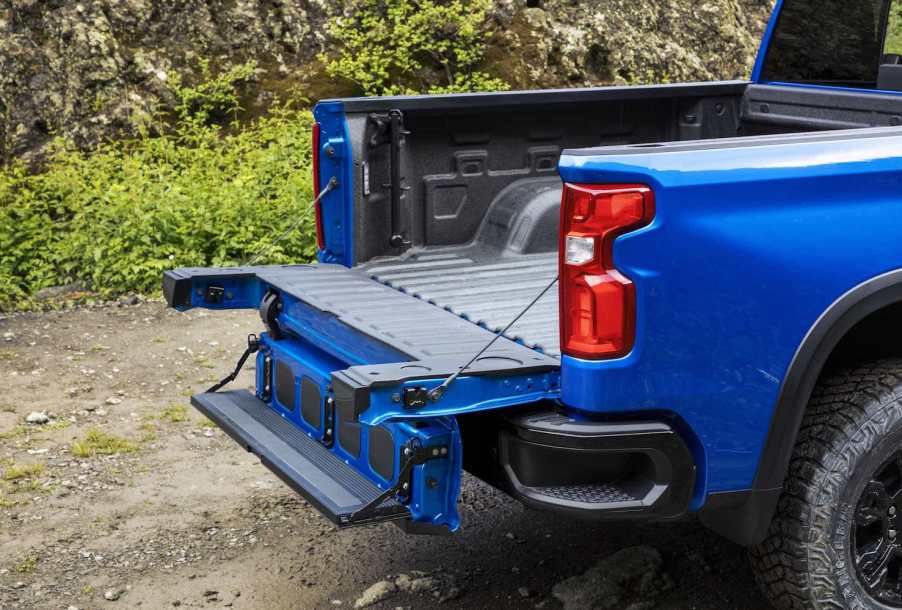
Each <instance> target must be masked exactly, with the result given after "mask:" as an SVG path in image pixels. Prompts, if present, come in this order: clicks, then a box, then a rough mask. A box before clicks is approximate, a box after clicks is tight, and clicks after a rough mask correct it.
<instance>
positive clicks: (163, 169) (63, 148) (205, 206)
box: [0, 66, 314, 309]
mask: <svg viewBox="0 0 902 610" xmlns="http://www.w3.org/2000/svg"><path fill="white" fill-rule="evenodd" d="M250 69H252V67H251V68H248V67H247V66H239V67H238V68H235V69H232V70H230V71H227V72H226V73H225V74H224V75H220V76H218V77H217V78H215V79H212V80H209V81H205V82H204V83H202V84H201V85H200V86H198V87H184V88H182V87H180V88H178V90H177V92H178V95H179V100H180V101H179V103H178V104H177V105H176V117H175V120H174V123H173V125H172V127H171V129H168V130H166V131H164V132H163V133H162V134H161V135H158V136H153V135H150V134H149V133H146V132H145V133H143V134H141V135H139V136H138V137H136V138H134V139H128V140H119V141H114V142H111V143H108V144H106V145H103V146H101V147H99V148H97V149H96V150H94V151H91V152H85V151H81V150H79V149H77V148H76V147H74V146H72V145H71V143H68V142H66V141H64V140H58V141H57V142H56V143H55V144H54V146H53V147H52V148H51V149H50V152H49V154H48V158H47V161H46V163H45V165H44V167H43V168H42V169H41V171H39V172H37V173H32V172H30V171H29V169H28V168H27V167H26V166H25V165H24V164H22V163H14V164H12V165H10V166H9V167H7V168H6V169H5V170H3V171H2V172H0V309H12V308H14V307H19V308H21V307H23V306H27V305H29V304H32V303H33V300H32V297H33V295H34V294H35V293H38V292H39V291H40V290H41V289H46V288H48V287H53V286H63V287H72V289H71V290H69V291H68V292H75V293H82V292H84V291H90V292H91V293H96V294H98V295H100V296H101V297H110V296H113V295H116V294H120V293H124V292H153V291H156V290H158V289H159V285H160V277H161V274H162V272H163V271H164V270H166V269H171V268H173V267H179V266H198V265H235V264H240V263H241V262H242V261H245V260H246V259H248V258H249V257H250V256H252V255H253V254H254V253H255V252H257V251H259V250H260V249H262V248H264V247H266V246H268V245H269V244H268V241H269V239H270V236H272V235H275V234H279V233H281V232H282V231H284V229H285V227H286V226H287V225H288V224H290V223H292V222H294V219H296V218H297V216H298V215H299V214H304V213H305V212H306V209H307V203H308V202H309V200H310V196H311V189H310V176H309V174H310V172H309V163H310V144H309V139H310V135H309V134H310V123H311V120H312V119H311V115H310V113H309V112H308V111H306V110H303V109H300V108H298V107H297V106H296V105H292V104H288V103H285V104H278V105H275V106H274V107H273V110H272V112H271V113H270V114H269V115H268V116H266V117H262V118H259V119H256V120H254V121H252V122H250V123H249V124H246V125H244V126H242V127H241V128H240V129H239V128H238V127H237V125H235V124H234V123H232V122H231V121H228V122H225V123H221V122H217V121H218V120H220V119H227V118H228V117H230V116H231V117H234V116H235V115H236V113H237V112H238V111H239V106H238V99H237V93H236V86H237V83H238V82H239V81H240V80H241V79H242V78H244V77H246V75H247V74H248V72H249V70H250ZM312 222H313V221H312V219H309V218H308V219H307V225H306V226H305V227H303V228H302V229H301V230H299V231H297V232H294V233H292V234H289V235H288V236H287V237H286V238H285V239H284V240H283V241H281V242H280V243H279V244H277V245H275V246H274V247H272V248H270V249H268V255H267V257H268V260H270V261H272V262H287V261H297V260H304V259H309V258H310V257H311V256H312V255H313V253H314V242H313V240H312V238H311V231H310V226H311V224H312ZM53 294H56V293H53Z"/></svg>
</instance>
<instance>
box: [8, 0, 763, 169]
mask: <svg viewBox="0 0 902 610" xmlns="http://www.w3.org/2000/svg"><path fill="white" fill-rule="evenodd" d="M350 2H351V0H80V1H75V0H10V2H7V3H5V6H4V7H2V8H0V159H8V158H11V157H15V156H20V155H29V154H33V153H34V152H36V151H39V150H40V148H41V147H42V146H43V145H44V144H46V143H47V142H48V141H49V140H50V139H51V138H52V137H53V136H54V135H56V134H61V135H65V136H67V137H69V138H71V139H72V140H74V141H75V142H76V143H78V144H79V145H83V146H87V145H91V144H93V143H96V142H98V141H100V140H102V139H103V138H107V137H117V136H120V135H123V134H128V133H130V132H133V131H134V130H135V129H136V127H137V126H138V125H140V124H142V123H147V119H148V118H149V117H150V116H152V115H153V114H154V113H156V112H160V111H164V110H165V109H166V108H167V107H168V106H169V105H170V104H171V103H172V101H173V95H172V87H173V83H175V82H178V80H179V79H184V80H185V81H187V82H190V81H191V80H193V79H195V78H197V70H198V66H199V65H200V61H201V60H202V59H209V60H210V61H211V64H212V67H213V69H214V70H215V69H217V68H221V67H224V66H229V65H234V64H237V63H241V62H244V61H247V60H249V59H254V60H256V61H257V63H258V65H259V68H260V69H259V70H258V76H257V82H256V83H255V87H254V89H255V90H254V91H253V92H252V93H253V95H251V96H249V101H248V103H249V105H250V106H251V107H252V108H253V107H265V105H266V102H267V100H268V99H271V97H272V95H274V94H277V93H279V92H282V91H285V90H287V89H289V88H293V87H297V88H298V89H299V90H300V91H302V92H303V93H305V94H306V95H307V96H308V97H310V98H312V99H315V98H317V97H322V96H327V95H342V94H348V93H353V89H352V88H351V87H350V85H349V84H348V83H340V82H332V81H330V80H329V79H328V78H327V77H325V76H324V74H323V70H322V67H321V65H320V64H319V62H318V60H317V56H318V55H319V54H320V53H321V52H326V53H328V52H329V51H330V49H331V48H332V46H333V44H334V41H331V40H329V39H328V37H327V35H326V33H325V30H324V24H325V23H326V22H327V20H328V19H329V18H331V17H332V16H334V15H336V14H339V13H341V12H344V11H347V10H350V9H349V5H350ZM771 4H772V0H496V2H495V7H494V10H493V13H492V15H491V21H490V24H489V28H490V30H491V32H492V36H491V40H490V44H489V52H488V58H489V60H488V64H489V65H488V66H487V68H488V69H489V70H490V71H491V72H493V73H495V74H498V75H501V76H503V77H504V78H505V79H506V80H507V81H508V82H509V83H511V85H512V86H513V87H514V88H535V87H570V86H583V85H593V84H602V83H635V82H665V81H670V82H676V81H686V80H709V79H721V78H736V77H742V76H744V75H746V74H747V73H748V71H749V69H750V65H751V62H752V60H753V58H754V53H755V50H756V47H757V40H758V37H759V36H760V32H761V30H762V29H763V26H764V23H765V19H766V17H767V14H768V12H769V10H770V7H771Z"/></svg>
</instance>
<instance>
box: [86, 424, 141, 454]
mask: <svg viewBox="0 0 902 610" xmlns="http://www.w3.org/2000/svg"><path fill="white" fill-rule="evenodd" d="M137 450H138V445H137V444H135V443H133V442H132V441H130V440H128V439H125V438H122V437H119V436H115V435H113V434H107V433H106V432H102V431H101V430H98V429H97V428H91V429H90V430H88V431H87V432H86V433H85V437H84V439H82V440H80V441H75V442H74V443H72V449H71V451H72V455H74V456H75V457H79V458H89V457H93V456H95V455H115V454H117V453H134V452H135V451H137Z"/></svg>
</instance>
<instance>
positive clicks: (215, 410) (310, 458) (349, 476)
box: [191, 390, 410, 528]
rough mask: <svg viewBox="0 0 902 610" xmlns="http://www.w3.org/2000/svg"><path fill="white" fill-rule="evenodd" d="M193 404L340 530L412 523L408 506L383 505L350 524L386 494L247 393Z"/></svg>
mask: <svg viewBox="0 0 902 610" xmlns="http://www.w3.org/2000/svg"><path fill="white" fill-rule="evenodd" d="M191 402H192V404H193V405H194V406H195V407H196V408H197V409H198V410H199V411H201V412H202V413H203V414H204V415H206V416H207V417H209V418H210V419H211V420H213V421H214V422H216V424H217V425H218V426H219V427H220V428H222V429H223V430H225V431H226V433H228V434H229V436H231V437H232V438H233V439H235V440H236V441H237V442H238V443H239V444H240V445H241V446H243V447H244V448H245V449H247V450H248V451H250V452H251V453H253V454H255V455H257V456H258V457H259V458H260V461H261V462H262V463H263V464H264V465H265V466H266V467H267V468H269V469H270V470H271V471H273V472H274V473H275V474H276V475H277V476H278V477H279V478H280V479H282V480H283V481H284V482H285V483H286V484H288V485H289V486H290V487H291V488H292V489H294V490H295V491H296V492H298V493H299V494H300V495H302V496H303V497H304V498H305V499H307V500H308V501H309V502H310V503H311V504H312V505H313V506H314V507H316V508H317V509H318V510H319V511H320V512H322V513H323V514H324V515H325V516H326V517H327V518H328V519H329V520H330V521H332V522H333V523H334V524H335V525H337V526H338V527H340V528H343V527H349V526H352V525H364V524H367V523H377V522H380V521H393V520H399V519H407V518H409V517H410V511H409V510H408V508H407V507H406V506H404V505H402V504H400V503H399V502H398V501H396V500H394V499H387V500H385V501H384V502H382V503H381V504H380V505H379V506H378V507H376V508H374V509H373V508H371V509H369V510H367V511H365V512H366V515H367V517H366V518H365V519H353V516H354V515H355V513H357V512H358V511H360V510H361V509H363V508H365V507H367V506H368V505H369V504H370V503H372V502H373V501H374V500H376V499H377V498H378V497H379V496H380V495H382V494H383V493H384V492H385V490H383V489H380V488H379V487H377V486H376V485H375V484H373V483H372V482H371V481H370V480H369V479H367V478H365V477H364V476H363V475H361V474H360V473H358V472H357V471H356V470H354V469H353V468H352V467H351V466H349V465H348V464H346V463H345V462H344V461H343V460H342V459H341V458H339V457H338V456H337V455H335V454H334V453H332V452H331V451H329V449H327V448H326V447H325V446H323V445H322V444H320V443H319V442H318V441H316V440H314V439H312V438H310V437H309V436H307V434H305V433H304V432H302V431H301V430H300V429H298V428H297V427H296V426H295V425H293V424H291V423H290V422H288V421H286V420H285V419H283V418H282V417H281V416H280V415H279V414H278V413H276V412H275V411H273V410H272V409H271V408H270V407H269V406H268V405H267V404H266V403H264V402H263V401H261V400H259V399H258V398H257V397H256V396H254V395H253V394H251V393H250V392H248V391H246V390H238V391H230V392H221V393H215V394H210V393H207V394H198V395H196V396H194V397H192V398H191Z"/></svg>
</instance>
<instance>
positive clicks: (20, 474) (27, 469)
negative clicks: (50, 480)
mask: <svg viewBox="0 0 902 610" xmlns="http://www.w3.org/2000/svg"><path fill="white" fill-rule="evenodd" d="M45 470H46V469H45V468H44V465H43V464H38V463H34V464H13V465H12V466H10V467H8V468H7V469H6V470H4V471H3V480H4V481H18V480H21V479H31V478H34V477H39V476H41V475H42V474H44V471H45Z"/></svg>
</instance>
